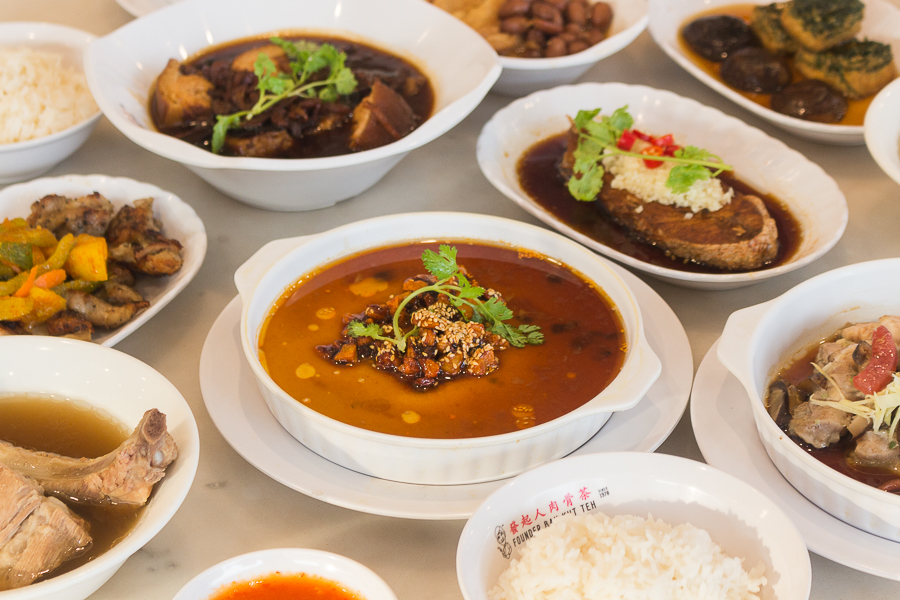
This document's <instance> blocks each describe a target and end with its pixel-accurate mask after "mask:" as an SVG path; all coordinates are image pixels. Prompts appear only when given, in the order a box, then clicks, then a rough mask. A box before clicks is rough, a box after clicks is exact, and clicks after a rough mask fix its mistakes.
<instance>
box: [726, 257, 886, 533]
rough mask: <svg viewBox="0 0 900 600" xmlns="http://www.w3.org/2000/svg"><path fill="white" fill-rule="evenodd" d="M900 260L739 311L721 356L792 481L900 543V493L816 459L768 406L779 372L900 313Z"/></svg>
mask: <svg viewBox="0 0 900 600" xmlns="http://www.w3.org/2000/svg"><path fill="white" fill-rule="evenodd" d="M898 298H900V259H886V260H877V261H872V262H866V263H860V264H855V265H849V266H846V267H843V268H840V269H835V270H833V271H829V272H827V273H823V274H821V275H819V276H817V277H813V278H812V279H809V280H808V281H805V282H803V283H801V284H800V285H797V286H796V287H794V288H793V289H791V290H789V291H788V292H786V293H785V294H783V295H782V296H779V297H778V298H775V299H774V300H770V301H769V302H766V303H763V304H758V305H756V306H751V307H749V308H745V309H743V310H739V311H737V312H735V313H734V314H732V315H731V316H730V317H729V318H728V321H727V323H726V324H725V330H724V332H723V333H722V339H721V340H720V342H719V349H718V357H719V360H720V361H721V362H722V364H723V365H725V367H727V368H728V370H729V371H731V373H732V374H733V375H734V376H735V377H737V379H738V380H739V381H740V382H741V383H742V384H743V386H744V388H745V389H746V390H747V394H748V396H749V399H750V406H751V408H752V410H753V418H754V421H755V422H756V429H757V432H758V433H759V437H760V440H761V441H762V444H763V446H764V447H765V449H766V452H767V453H768V455H769V458H770V459H771V460H772V462H773V463H774V465H775V466H776V467H777V468H778V470H779V471H780V472H781V474H782V475H784V477H785V479H787V480H788V481H789V482H790V483H791V485H793V486H794V487H795V488H796V489H797V491H799V492H800V493H801V494H803V495H804V496H806V498H808V499H809V500H810V501H811V502H812V503H814V504H816V505H817V506H818V507H819V508H821V509H822V510H824V511H826V512H828V513H830V514H831V515H833V516H834V517H836V518H838V519H841V520H842V521H845V522H846V523H849V524H850V525H853V526H855V527H858V528H859V529H862V530H863V531H868V532H869V533H873V534H875V535H878V536H881V537H884V538H887V539H890V540H894V541H900V496H898V495H897V494H891V493H889V492H886V491H882V490H879V489H877V488H875V487H870V486H869V485H866V484H864V483H862V482H860V481H857V480H855V479H853V478H851V477H850V476H848V475H845V474H843V473H840V472H839V471H837V470H836V469H834V468H832V467H830V466H828V465H826V464H825V463H824V462H822V461H820V460H818V459H816V458H814V457H813V456H812V455H811V454H810V453H809V452H808V451H807V450H806V449H804V448H801V447H800V445H798V444H797V443H795V442H794V441H793V440H792V439H791V438H790V437H789V436H788V434H787V433H785V432H784V431H782V430H781V428H779V427H778V425H776V423H775V421H774V420H773V419H772V417H771V416H769V412H768V411H767V409H766V406H765V395H766V390H767V389H768V386H769V384H770V382H771V381H772V380H773V378H774V377H775V375H776V374H777V373H778V372H780V371H781V370H782V369H783V368H784V367H785V366H786V365H788V364H789V363H791V362H793V361H794V360H795V359H799V358H801V357H803V356H804V355H805V354H806V353H807V352H808V351H809V350H810V349H811V348H813V347H814V345H815V344H817V343H818V342H819V341H820V340H822V339H824V338H825V337H826V336H830V335H832V334H834V332H835V331H838V330H839V329H841V328H842V327H844V326H846V325H847V324H848V323H864V322H872V321H877V320H878V319H879V317H881V316H884V315H896V314H898V312H900V303H898Z"/></svg>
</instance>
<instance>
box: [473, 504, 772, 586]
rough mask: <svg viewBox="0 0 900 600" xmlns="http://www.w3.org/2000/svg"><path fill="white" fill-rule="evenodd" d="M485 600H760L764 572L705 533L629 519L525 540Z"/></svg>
mask: <svg viewBox="0 0 900 600" xmlns="http://www.w3.org/2000/svg"><path fill="white" fill-rule="evenodd" d="M521 552H522V555H521V557H519V558H518V559H513V560H512V561H511V563H510V565H509V568H508V569H507V570H506V571H505V572H504V573H503V574H502V575H501V576H500V580H499V581H498V582H497V585H496V586H495V587H494V589H492V590H491V591H489V592H488V598H489V599H490V600H600V599H604V600H606V599H614V598H615V599H626V598H627V599H628V600H644V599H646V600H663V599H665V600H678V599H684V600H687V599H691V600H704V599H710V600H713V599H714V600H738V599H741V600H743V599H751V598H753V599H758V598H759V596H758V595H757V594H758V593H759V591H760V589H761V588H762V586H764V585H765V584H766V578H765V577H764V576H763V575H764V572H765V567H764V566H763V565H759V566H757V567H754V568H753V569H751V571H750V572H749V573H748V572H747V571H745V570H744V568H743V565H742V561H741V559H740V558H731V557H728V556H726V555H725V554H724V553H723V552H722V550H721V548H719V546H718V545H717V544H715V543H713V541H712V540H711V539H710V537H709V534H708V533H707V532H706V531H705V530H703V529H700V528H697V527H694V526H693V525H690V524H685V525H679V526H677V527H673V526H672V525H669V524H667V523H665V522H663V521H661V520H654V519H653V517H652V516H650V517H649V518H648V519H643V518H641V517H636V516H632V515H620V516H614V517H608V516H606V515H604V514H595V513H589V514H584V515H577V516H572V517H568V518H562V519H559V520H558V521H554V522H553V525H552V526H551V527H548V528H546V529H542V530H540V531H538V532H537V533H535V535H534V537H533V538H531V539H530V540H528V542H527V543H526V544H525V545H524V547H523V548H522V550H521Z"/></svg>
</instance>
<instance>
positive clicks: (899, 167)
mask: <svg viewBox="0 0 900 600" xmlns="http://www.w3.org/2000/svg"><path fill="white" fill-rule="evenodd" d="M897 52H898V53H900V48H898V50H897ZM865 134H866V146H867V147H868V148H869V152H870V153H871V154H872V158H874V159H875V162H877V163H878V166H879V167H881V169H882V170H883V171H884V172H885V173H887V174H888V177H890V178H891V179H893V180H894V181H896V182H897V183H900V79H895V80H894V81H893V82H892V83H890V84H888V85H887V87H885V88H884V89H883V90H881V91H880V92H878V95H877V96H875V99H874V100H872V104H871V105H870V106H869V111H868V112H867V113H866V124H865Z"/></svg>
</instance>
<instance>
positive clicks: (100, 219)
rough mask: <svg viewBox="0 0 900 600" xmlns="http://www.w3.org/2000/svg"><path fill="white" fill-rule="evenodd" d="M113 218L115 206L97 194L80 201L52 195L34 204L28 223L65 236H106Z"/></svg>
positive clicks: (81, 197)
mask: <svg viewBox="0 0 900 600" xmlns="http://www.w3.org/2000/svg"><path fill="white" fill-rule="evenodd" d="M112 216H113V206H112V203H111V202H110V201H109V200H107V199H106V198H104V197H103V196H101V195H100V194H98V193H97V192H94V193H93V194H88V195H87V196H80V197H78V198H66V197H64V196H56V195H49V196H44V197H43V198H41V199H40V200H37V201H35V202H34V203H33V204H32V205H31V214H30V215H29V216H28V224H29V225H30V226H32V227H43V228H44V229H48V230H50V231H52V232H53V233H54V235H56V237H62V236H64V235H65V234H67V233H71V234H73V235H79V234H82V233H87V234H89V235H93V236H102V235H103V234H104V232H106V228H107V226H108V225H109V221H110V219H112Z"/></svg>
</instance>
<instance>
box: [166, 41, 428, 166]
mask: <svg viewBox="0 0 900 600" xmlns="http://www.w3.org/2000/svg"><path fill="white" fill-rule="evenodd" d="M271 35H274V34H271ZM271 35H266V36H263V37H258V38H248V39H243V40H238V41H236V42H232V43H228V44H222V45H219V46H216V47H213V48H211V49H208V50H205V51H203V52H202V53H200V54H198V55H197V56H195V57H193V58H190V59H188V60H186V61H185V63H184V64H185V68H186V70H190V71H192V72H193V71H200V70H202V69H203V67H204V66H205V65H211V64H212V63H213V62H215V61H227V62H231V61H232V60H233V59H234V58H235V57H236V56H238V55H239V54H241V53H243V52H246V51H247V50H251V49H253V48H258V47H261V46H266V45H269V44H270V42H269V38H270V37H271ZM281 37H282V38H283V39H285V40H288V41H292V42H296V41H298V40H306V41H310V42H315V43H317V44H323V43H327V44H331V45H332V46H334V47H335V48H337V49H338V50H339V51H341V52H345V53H346V54H347V61H346V65H347V66H348V67H350V68H351V69H352V70H353V71H354V73H356V72H357V71H359V70H362V71H368V72H371V73H372V74H374V75H376V76H379V77H382V78H383V79H396V80H400V79H403V78H406V77H416V78H417V79H419V80H420V81H421V83H422V85H420V86H419V87H418V88H417V90H416V93H414V94H411V93H407V92H406V91H403V90H398V91H400V92H401V95H402V96H403V98H404V99H405V100H406V102H407V103H408V104H409V106H410V108H411V109H412V110H413V112H414V113H415V115H416V117H417V118H418V122H419V124H421V123H422V122H424V121H425V120H426V119H428V117H429V116H431V111H432V110H433V108H434V90H433V89H432V86H431V83H430V81H429V80H428V78H427V77H426V76H425V75H424V74H423V73H422V72H421V71H420V70H419V69H418V68H417V67H415V66H414V65H412V64H411V63H410V62H408V61H406V60H404V59H402V58H400V57H399V56H395V55H393V54H390V53H388V52H385V51H383V50H379V49H378V48H374V47H372V46H369V45H366V44H363V43H362V42H356V41H350V40H346V39H342V38H336V37H327V36H313V35H290V34H285V35H282V36H281ZM357 79H359V77H357ZM357 89H358V90H359V88H357ZM362 98H363V94H361V93H360V92H359V91H357V92H354V93H353V94H350V95H349V96H347V97H346V98H345V99H342V100H341V101H342V102H346V103H348V104H349V105H350V106H351V107H352V106H355V105H356V104H359V102H360V100H362ZM154 100H155V95H154V94H151V95H150V102H151V104H152V103H153V102H154ZM150 114H151V115H155V114H156V111H155V110H153V109H152V106H151V111H150ZM154 124H155V125H156V128H157V129H158V130H159V131H160V133H164V134H166V135H171V136H173V137H177V138H179V139H182V140H184V141H186V142H189V143H191V144H193V145H195V146H198V147H200V148H203V149H204V150H209V145H210V139H211V131H210V130H208V129H206V130H202V131H201V130H198V129H197V128H194V127H191V128H186V127H171V128H164V127H161V126H160V125H159V124H158V123H154ZM351 130H352V127H351V121H350V120H349V119H348V120H347V121H346V122H345V123H344V124H343V125H342V126H340V127H337V128H335V129H332V130H330V131H328V132H327V134H317V135H307V136H304V137H303V138H301V139H299V140H297V141H296V143H295V144H294V145H293V147H292V148H291V149H290V150H289V151H287V152H286V153H284V154H283V155H281V156H279V158H322V157H326V156H339V155H342V154H349V153H350V152H351V151H350V150H349V148H348V145H349V139H350V133H351Z"/></svg>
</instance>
